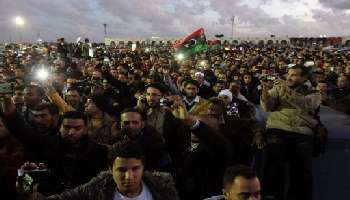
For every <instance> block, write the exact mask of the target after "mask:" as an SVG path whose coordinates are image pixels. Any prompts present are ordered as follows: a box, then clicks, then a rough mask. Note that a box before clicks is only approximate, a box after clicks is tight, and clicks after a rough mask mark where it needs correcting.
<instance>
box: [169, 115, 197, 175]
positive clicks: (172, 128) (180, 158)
mask: <svg viewBox="0 0 350 200" xmlns="http://www.w3.org/2000/svg"><path fill="white" fill-rule="evenodd" d="M163 137H164V140H165V142H166V144H167V148H168V151H169V153H170V156H171V158H172V161H173V164H174V167H176V168H181V167H183V164H184V161H185V158H186V155H188V153H189V148H190V147H191V135H190V131H189V129H188V127H187V126H185V124H184V123H183V122H182V121H181V120H180V119H177V118H175V117H174V116H173V114H172V113H171V112H170V111H165V115H164V125H163Z"/></svg>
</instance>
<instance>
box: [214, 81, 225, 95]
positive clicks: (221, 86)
mask: <svg viewBox="0 0 350 200" xmlns="http://www.w3.org/2000/svg"><path fill="white" fill-rule="evenodd" d="M213 89H214V92H216V93H219V92H220V91H221V90H223V89H225V84H224V83H216V84H215V85H214V87H213Z"/></svg>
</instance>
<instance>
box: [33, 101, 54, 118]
mask: <svg viewBox="0 0 350 200" xmlns="http://www.w3.org/2000/svg"><path fill="white" fill-rule="evenodd" d="M45 109H47V110H48V111H49V113H50V114H51V115H58V114H59V109H58V107H57V106H56V105H55V104H53V103H46V102H43V103H39V104H38V105H36V106H35V108H34V110H36V111H42V110H45Z"/></svg>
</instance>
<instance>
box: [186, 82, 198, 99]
mask: <svg viewBox="0 0 350 200" xmlns="http://www.w3.org/2000/svg"><path fill="white" fill-rule="evenodd" d="M185 94H186V96H187V97H188V98H195V97H196V96H197V94H198V87H197V86H195V85H193V84H187V85H186V86H185Z"/></svg>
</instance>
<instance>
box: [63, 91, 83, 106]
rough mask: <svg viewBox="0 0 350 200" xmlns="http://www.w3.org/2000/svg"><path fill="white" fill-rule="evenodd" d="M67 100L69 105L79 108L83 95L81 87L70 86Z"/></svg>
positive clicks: (66, 96)
mask: <svg viewBox="0 0 350 200" xmlns="http://www.w3.org/2000/svg"><path fill="white" fill-rule="evenodd" d="M65 100H66V102H67V104H68V105H71V106H72V107H73V108H77V107H78V106H79V104H80V103H81V95H80V92H79V89H78V88H76V87H69V88H68V89H67V92H66V94H65Z"/></svg>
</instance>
